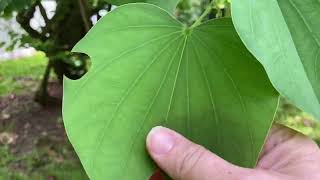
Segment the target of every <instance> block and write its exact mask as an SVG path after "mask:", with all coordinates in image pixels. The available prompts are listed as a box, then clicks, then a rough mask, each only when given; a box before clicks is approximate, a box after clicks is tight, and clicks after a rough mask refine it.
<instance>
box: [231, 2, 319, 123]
mask: <svg viewBox="0 0 320 180" xmlns="http://www.w3.org/2000/svg"><path fill="white" fill-rule="evenodd" d="M232 3H233V4H232V14H233V20H234V24H235V26H236V29H237V31H238V33H239V35H240V37H241V39H242V40H243V41H244V43H245V45H246V46H247V48H248V49H249V50H250V51H251V52H252V54H254V55H255V56H256V58H257V59H258V60H259V61H260V62H261V63H262V64H263V65H264V67H265V69H266V71H267V73H268V75H269V78H270V79H271V81H272V83H273V85H274V86H275V88H276V89H277V90H278V91H279V92H280V93H281V94H282V95H283V96H285V97H286V98H288V99H289V100H291V101H292V102H293V103H294V104H296V105H297V106H298V107H300V108H302V109H303V110H305V111H307V112H309V113H312V114H313V115H314V116H315V117H316V118H318V119H320V72H319V70H320V18H319V17H320V1H319V0H303V1H301V0H272V1H270V0H244V1H234V2H232Z"/></svg>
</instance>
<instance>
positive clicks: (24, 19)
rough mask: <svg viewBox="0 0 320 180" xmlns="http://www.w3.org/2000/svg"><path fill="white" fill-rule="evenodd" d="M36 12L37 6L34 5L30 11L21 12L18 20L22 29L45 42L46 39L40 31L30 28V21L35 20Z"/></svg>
mask: <svg viewBox="0 0 320 180" xmlns="http://www.w3.org/2000/svg"><path fill="white" fill-rule="evenodd" d="M35 11H36V4H33V6H32V7H30V8H29V9H28V10H25V11H21V12H19V13H18V15H17V17H16V19H17V22H18V23H19V24H20V25H21V27H22V28H23V29H24V30H25V31H26V32H27V33H28V34H29V35H30V36H31V37H33V38H36V39H41V40H45V39H46V37H45V36H42V35H41V34H40V33H39V32H38V31H36V30H35V29H33V28H32V27H31V26H30V20H31V19H32V18H33V15H34V12H35Z"/></svg>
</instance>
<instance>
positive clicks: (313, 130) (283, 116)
mask: <svg viewBox="0 0 320 180" xmlns="http://www.w3.org/2000/svg"><path fill="white" fill-rule="evenodd" d="M275 120H276V122H277V123H280V124H283V125H285V126H287V127H290V128H292V129H294V130H296V131H298V132H300V133H302V134H304V135H306V136H309V137H311V138H313V139H314V140H316V141H317V142H318V143H319V144H320V122H319V121H318V120H316V119H315V118H314V117H312V116H311V115H309V114H307V113H305V112H303V111H301V110H300V109H298V108H297V107H295V106H293V105H292V104H291V103H290V102H288V101H287V100H286V99H283V98H282V99H281V101H280V105H279V109H278V113H277V114H276V117H275Z"/></svg>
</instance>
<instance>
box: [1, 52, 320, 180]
mask: <svg viewBox="0 0 320 180" xmlns="http://www.w3.org/2000/svg"><path fill="white" fill-rule="evenodd" d="M46 64H47V59H46V57H45V55H44V54H43V53H37V54H36V55H35V56H33V57H28V58H22V59H17V60H10V61H0V101H1V102H0V157H1V158H0V180H2V179H4V180H11V179H12V180H30V179H32V180H87V179H88V178H87V176H86V174H85V172H84V171H83V168H82V166H81V164H80V162H79V160H78V159H77V157H76V155H75V153H74V152H73V149H72V147H71V145H70V143H69V142H68V140H67V138H66V135H65V132H64V128H63V123H62V120H61V110H60V109H61V107H53V108H51V109H45V108H42V107H40V106H38V105H36V103H34V102H33V98H32V96H33V94H34V92H35V90H36V89H37V87H38V85H39V82H40V80H41V77H42V75H43V72H44V69H45V67H46ZM1 104H2V106H3V109H1V107H2V106H1ZM276 121H277V122H278V123H281V124H284V125H286V126H289V127H291V128H293V129H296V130H297V131H300V132H301V133H303V134H306V135H308V136H310V137H312V138H314V139H315V140H317V141H318V142H320V124H319V123H318V121H316V120H315V119H313V118H312V117H311V116H309V115H308V114H306V113H304V112H302V111H300V110H299V109H297V108H295V107H294V106H292V105H290V103H289V102H287V101H286V100H284V99H282V100H281V103H280V106H279V110H278V113H277V115H276ZM33 126H35V127H39V128H38V130H37V128H35V129H34V127H33ZM28 128H29V129H30V128H31V129H30V130H29V131H28V132H29V133H26V134H23V133H22V131H26V129H27V130H28ZM30 132H32V133H30ZM25 135H26V136H27V137H24V138H23V137H22V136H25ZM6 136H8V137H7V139H10V138H13V139H14V140H13V141H16V142H14V143H11V144H10V143H6V142H5V141H3V139H1V137H2V138H3V137H6ZM16 136H17V137H18V138H16V139H15V138H14V137H16ZM19 138H20V141H19ZM30 144H32V146H31V148H30V147H29V145H30ZM17 149H18V150H17Z"/></svg>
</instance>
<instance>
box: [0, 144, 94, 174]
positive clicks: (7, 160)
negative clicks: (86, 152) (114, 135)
mask: <svg viewBox="0 0 320 180" xmlns="http://www.w3.org/2000/svg"><path fill="white" fill-rule="evenodd" d="M43 155H46V157H50V156H48V154H46V153H45V152H44V151H43V150H41V149H37V150H35V151H34V152H33V153H31V154H28V155H26V156H24V157H20V156H14V155H12V154H11V153H10V152H9V149H8V148H7V147H6V146H2V147H0V157H1V159H0V179H1V180H30V179H32V180H47V179H49V178H50V177H53V179H55V180H89V179H88V177H87V175H86V174H85V172H84V171H83V169H82V167H81V165H80V163H79V162H77V161H75V160H64V161H62V162H56V161H55V160H54V158H48V159H47V160H44V159H46V158H44V159H43ZM48 160H49V161H48ZM44 161H45V162H44ZM47 161H48V162H47ZM15 163H19V166H20V167H15V166H14V165H12V164H15ZM38 166H39V167H38ZM21 167H23V168H21ZM22 169H23V170H22Z"/></svg>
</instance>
